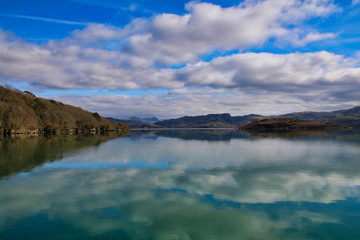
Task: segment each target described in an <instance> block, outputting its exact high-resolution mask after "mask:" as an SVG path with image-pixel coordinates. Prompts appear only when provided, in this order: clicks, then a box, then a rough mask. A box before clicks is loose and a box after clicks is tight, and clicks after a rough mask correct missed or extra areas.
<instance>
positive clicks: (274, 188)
mask: <svg viewBox="0 0 360 240" xmlns="http://www.w3.org/2000/svg"><path fill="white" fill-rule="evenodd" d="M0 157H1V159H0V239H6V240H7V239H206V240H208V239H360V227H359V226H360V133H359V132H356V131H345V132H332V133H320V134H316V135H306V136H301V135H298V134H291V135H283V134H277V135H257V136H254V135H250V134H247V133H242V132H236V131H199V130H197V131H195V130H192V131H160V132H141V131H136V132H133V133H131V134H130V135H128V136H127V137H121V138H118V137H117V136H111V135H110V136H88V137H80V136H68V137H53V138H42V137H32V138H23V139H16V138H14V139H1V149H0Z"/></svg>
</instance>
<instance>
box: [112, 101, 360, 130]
mask: <svg viewBox="0 0 360 240" xmlns="http://www.w3.org/2000/svg"><path fill="white" fill-rule="evenodd" d="M265 118H297V119H301V120H313V121H318V122H324V123H330V124H333V125H341V126H351V127H355V128H360V106H358V107H354V108H351V109H347V110H339V111H333V112H295V113H288V114H282V115H273V116H262V115H255V114H250V115H245V116H231V115H230V114H228V113H222V114H209V115H203V116H184V117H181V118H176V119H168V120H163V121H158V122H152V123H148V122H143V121H133V120H119V119H113V118H110V119H111V120H114V121H118V122H124V123H127V124H128V125H129V126H130V127H131V128H238V127H241V126H244V125H246V124H249V123H251V122H253V121H257V120H261V119H265Z"/></svg>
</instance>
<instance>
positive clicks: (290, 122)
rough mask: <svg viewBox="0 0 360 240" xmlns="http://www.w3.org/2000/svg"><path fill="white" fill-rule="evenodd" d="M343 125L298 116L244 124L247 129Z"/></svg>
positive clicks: (261, 129)
mask: <svg viewBox="0 0 360 240" xmlns="http://www.w3.org/2000/svg"><path fill="white" fill-rule="evenodd" d="M339 128H342V127H339V126H334V125H331V124H329V123H323V122H316V121H308V120H301V119H296V118H267V119H262V120H258V121H255V122H252V123H250V124H248V125H245V126H242V127H241V128H240V129H241V130H245V131H263V132H266V131H299V130H329V129H339Z"/></svg>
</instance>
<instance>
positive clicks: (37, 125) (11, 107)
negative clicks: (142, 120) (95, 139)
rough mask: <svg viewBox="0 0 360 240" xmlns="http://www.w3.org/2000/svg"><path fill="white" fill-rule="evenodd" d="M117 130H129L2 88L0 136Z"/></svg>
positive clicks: (32, 96)
mask: <svg viewBox="0 0 360 240" xmlns="http://www.w3.org/2000/svg"><path fill="white" fill-rule="evenodd" d="M109 130H117V131H121V132H127V131H129V128H128V127H127V125H126V124H124V123H116V122H114V121H110V120H108V119H106V118H103V117H101V116H100V115H99V114H98V113H91V112H88V111H86V110H83V109H81V108H77V107H74V106H70V105H66V104H63V103H61V102H57V101H54V100H46V99H43V98H39V97H36V96H35V95H34V94H32V93H30V92H27V91H25V92H21V91H18V90H14V89H8V88H4V87H1V86H0V133H1V134H2V135H10V134H19V133H44V134H50V133H51V134H53V133H80V132H103V131H109Z"/></svg>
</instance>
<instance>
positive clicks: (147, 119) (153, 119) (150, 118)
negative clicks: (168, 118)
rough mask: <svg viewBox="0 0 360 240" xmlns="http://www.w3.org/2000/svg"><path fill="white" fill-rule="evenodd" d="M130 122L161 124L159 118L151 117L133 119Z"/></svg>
mask: <svg viewBox="0 0 360 240" xmlns="http://www.w3.org/2000/svg"><path fill="white" fill-rule="evenodd" d="M130 120H132V121H136V122H143V123H155V122H159V121H160V120H159V119H158V118H157V117H154V116H150V117H143V118H142V117H131V118H130Z"/></svg>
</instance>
